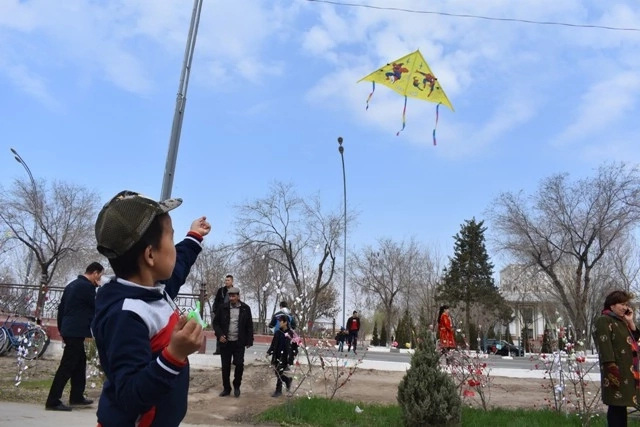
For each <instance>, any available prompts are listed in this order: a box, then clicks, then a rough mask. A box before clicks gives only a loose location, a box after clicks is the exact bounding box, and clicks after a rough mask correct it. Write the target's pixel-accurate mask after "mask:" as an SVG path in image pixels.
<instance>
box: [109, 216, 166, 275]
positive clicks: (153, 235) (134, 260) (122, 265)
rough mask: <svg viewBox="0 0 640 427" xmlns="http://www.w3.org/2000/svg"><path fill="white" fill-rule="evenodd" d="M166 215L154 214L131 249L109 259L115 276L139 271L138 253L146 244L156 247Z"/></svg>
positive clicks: (141, 251)
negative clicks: (147, 226) (145, 229)
mask: <svg viewBox="0 0 640 427" xmlns="http://www.w3.org/2000/svg"><path fill="white" fill-rule="evenodd" d="M168 216H169V214H162V215H158V216H156V217H155V218H154V219H153V221H151V224H150V225H149V228H147V231H145V232H144V234H143V235H142V237H141V238H140V240H138V241H137V242H136V243H135V244H134V245H133V246H132V247H131V249H129V250H128V251H127V252H125V253H124V254H123V255H121V256H119V257H116V258H111V259H109V264H110V265H111V268H112V269H113V272H114V273H115V275H116V277H120V278H122V279H128V278H129V277H131V276H134V275H136V274H138V273H139V272H140V266H139V265H138V260H139V259H140V255H141V254H142V253H143V252H144V250H145V249H146V248H147V246H152V247H153V248H157V247H158V245H160V240H161V239H162V232H163V231H164V223H165V220H166V218H168Z"/></svg>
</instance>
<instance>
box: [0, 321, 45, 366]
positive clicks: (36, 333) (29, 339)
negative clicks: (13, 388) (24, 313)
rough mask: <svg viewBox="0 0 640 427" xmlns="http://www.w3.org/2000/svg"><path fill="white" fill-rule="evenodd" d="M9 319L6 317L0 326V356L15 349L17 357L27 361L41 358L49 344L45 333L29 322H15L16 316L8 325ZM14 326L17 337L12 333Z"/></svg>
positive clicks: (39, 327)
mask: <svg viewBox="0 0 640 427" xmlns="http://www.w3.org/2000/svg"><path fill="white" fill-rule="evenodd" d="M10 318H11V316H7V319H6V320H5V322H4V324H3V325H2V326H0V356H2V355H4V354H5V353H7V352H9V351H11V350H13V349H15V350H16V351H17V352H18V355H19V356H22V357H24V358H25V359H27V360H33V359H37V358H40V357H42V355H43V354H44V353H45V351H47V348H48V347H49V343H50V342H51V340H50V339H49V336H48V335H47V333H46V331H45V330H44V329H43V328H42V327H41V326H39V325H34V324H32V323H31V322H26V323H25V322H17V316H16V318H15V319H13V321H12V322H11V323H9V320H10ZM16 325H17V332H18V334H17V335H16V333H15V332H14V328H15V327H16ZM23 328H24V330H23Z"/></svg>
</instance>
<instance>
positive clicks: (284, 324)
mask: <svg viewBox="0 0 640 427" xmlns="http://www.w3.org/2000/svg"><path fill="white" fill-rule="evenodd" d="M278 323H279V327H278V328H277V329H276V331H275V332H274V333H273V338H272V339H271V345H270V346H269V350H267V354H268V355H270V356H271V365H273V369H274V370H275V373H276V391H274V392H273V394H272V395H271V397H279V396H282V383H283V382H284V383H285V385H286V387H287V391H289V390H291V381H293V378H291V377H288V376H286V375H285V371H286V370H287V367H288V366H289V365H292V364H293V360H294V357H295V356H294V354H293V349H292V346H291V340H292V339H293V333H292V330H291V329H290V328H289V316H288V315H287V314H281V315H280V317H278Z"/></svg>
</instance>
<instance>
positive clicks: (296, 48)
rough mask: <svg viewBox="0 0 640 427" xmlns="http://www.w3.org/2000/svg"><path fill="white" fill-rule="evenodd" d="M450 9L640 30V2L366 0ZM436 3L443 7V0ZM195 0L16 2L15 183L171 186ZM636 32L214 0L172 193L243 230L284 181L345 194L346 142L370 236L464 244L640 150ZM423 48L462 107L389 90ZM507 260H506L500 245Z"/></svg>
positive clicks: (6, 41)
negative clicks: (545, 188)
mask: <svg viewBox="0 0 640 427" xmlns="http://www.w3.org/2000/svg"><path fill="white" fill-rule="evenodd" d="M353 2H354V3H360V4H369V5H377V6H393V7H403V8H413V9H421V10H425V9H426V8H429V10H434V11H442V12H450V13H468V14H480V15H489V16H495V17H509V18H521V19H531V20H544V21H563V22H571V23H582V24H598V25H611V26H625V27H635V28H640V5H638V3H637V1H635V0H634V1H608V2H603V1H601V0H598V1H595V0H594V1H585V0H582V1H578V0H564V1H556V0H553V1H551V0H535V1H533V0H531V1H529V0H520V1H518V2H514V1H512V0H487V1H482V2H478V1H476V0H457V1H450V2H439V3H437V4H433V2H424V1H418V0H415V1H410V0H371V1H364V0H353ZM427 3H429V4H427ZM191 8H192V1H188V0H183V1H177V0H175V1H174V0H164V1H151V0H146V1H144V0H126V1H125V0H113V1H109V2H106V1H88V0H65V1H63V2H60V1H52V0H49V1H46V0H27V1H24V0H23V1H18V0H0V93H1V94H2V99H1V101H0V113H1V114H0V126H1V128H2V136H3V138H2V140H1V142H0V145H1V147H0V153H4V154H2V155H1V156H0V165H1V166H0V182H1V183H2V184H3V185H8V184H10V182H11V180H12V179H13V178H16V177H25V175H24V171H23V170H22V168H21V167H20V165H19V164H17V163H16V162H15V161H14V160H13V158H12V156H11V155H10V153H9V147H14V148H16V149H17V150H18V151H19V153H20V154H21V155H22V157H23V158H24V159H25V160H26V161H27V162H28V164H29V166H30V167H31V169H32V171H33V173H34V175H35V176H36V177H38V178H44V179H47V180H52V179H60V180H66V181H71V182H77V183H81V184H84V185H86V186H87V187H89V188H91V189H94V190H96V191H97V192H98V193H99V194H100V195H101V197H102V200H101V201H100V202H101V203H102V202H104V201H106V200H107V199H108V198H109V197H110V196H112V195H113V194H115V193H116V192H118V191H120V190H122V189H125V188H126V189H132V190H137V191H140V192H143V193H145V194H147V195H150V196H154V197H159V194H160V188H161V184H162V175H163V171H164V165H165V159H166V153H167V146H168V140H169V133H170V130H171V121H172V117H173V110H174V106H175V95H176V91H177V87H178V78H179V74H180V67H181V63H182V58H183V53H184V46H185V41H186V34H187V30H188V25H189V19H190V16H191ZM639 45H640V32H613V31H604V30H596V29H582V28H567V27H557V26H539V25H527V24H516V23H505V22H492V21H485V20H472V19H461V18H452V17H445V16H436V15H426V14H408V13H400V12H392V11H383V10H371V9H364V8H348V7H339V6H333V5H327V4H318V3H311V2H307V1H304V0H234V1H226V2H222V1H211V0H208V1H205V4H204V7H203V10H202V18H201V23H200V32H199V35H198V42H197V46H196V53H195V58H194V63H193V70H192V74H191V82H190V86H189V94H188V101H187V110H186V116H185V120H184V124H183V132H182V139H181V145H180V152H179V157H178V164H177V170H176V178H175V181H174V188H173V195H174V196H177V197H182V198H183V199H184V200H185V202H184V204H183V206H182V207H181V208H180V209H179V210H177V211H175V212H176V213H175V215H173V216H174V226H175V228H176V231H180V230H185V231H186V228H187V227H188V224H189V223H190V221H191V220H192V219H193V218H195V217H197V216H199V215H202V214H206V215H207V216H208V217H209V218H210V220H211V222H212V223H213V230H214V231H213V232H212V235H211V236H212V237H211V239H210V240H212V241H214V242H216V243H219V242H229V241H230V240H231V239H232V232H233V219H234V206H235V205H238V204H241V203H243V202H245V201H249V200H252V199H255V198H257V197H261V196H264V195H266V193H267V191H268V188H269V185H270V183H272V182H273V181H276V180H277V181H284V182H293V183H294V184H295V185H296V188H297V190H298V192H299V193H300V194H304V195H311V194H314V193H319V194H320V196H321V198H322V200H323V202H324V205H325V206H326V207H327V208H336V209H337V208H339V207H340V203H341V201H342V169H341V163H340V156H339V154H338V151H337V142H336V139H337V137H338V136H342V137H344V139H345V147H346V148H345V162H346V168H347V189H348V199H349V207H350V209H355V210H357V211H358V212H359V218H358V225H357V227H351V229H350V230H349V246H350V247H351V248H352V249H354V248H358V247H360V246H362V245H363V244H367V243H373V242H374V240H375V239H376V238H377V237H382V236H388V237H393V238H395V239H397V240H401V239H404V238H409V237H410V236H415V237H416V238H417V239H418V240H419V241H421V242H423V243H424V244H425V245H428V246H436V247H439V248H441V251H442V252H444V253H445V254H447V255H448V254H450V253H451V251H452V246H453V240H452V238H451V237H452V236H453V235H454V234H455V233H457V232H458V230H459V227H460V224H461V223H463V222H464V220H465V219H470V218H471V217H473V216H475V217H476V218H483V212H484V211H485V210H486V208H487V207H488V206H489V204H490V203H491V201H492V200H493V199H494V198H495V196H496V195H497V194H499V193H500V192H502V191H519V190H524V191H525V192H531V191H533V190H534V189H535V188H536V186H537V184H538V182H539V181H540V180H541V179H542V178H544V177H547V176H549V175H551V174H554V173H558V172H568V173H571V174H572V175H574V176H583V175H587V174H591V173H592V172H593V170H594V168H596V167H597V166H598V165H599V164H600V163H601V162H603V161H607V160H624V161H627V162H630V163H638V162H639V160H640V150H639V149H638V148H637V136H638V134H639V132H638V131H639V121H638V117H640V107H639V104H638V96H639V94H640V73H638V69H640V55H638V54H637V52H638V48H639ZM416 49H420V50H421V51H422V53H423V55H424V57H425V58H426V60H427V61H428V62H429V65H430V66H431V68H432V70H433V72H434V73H435V75H436V76H437V77H438V79H439V81H440V82H441V84H442V87H443V89H444V90H445V91H446V93H447V95H448V96H449V99H450V100H451V102H452V103H453V105H454V107H455V109H456V111H455V112H451V111H449V110H448V109H445V108H442V109H441V110H440V122H439V125H438V145H437V146H435V147H434V146H433V145H432V140H431V131H432V129H433V122H434V116H435V108H434V105H433V104H430V103H426V102H421V101H419V100H411V99H410V100H409V103H408V107H407V127H406V129H405V131H404V132H403V133H402V134H401V136H398V137H397V136H396V131H397V130H398V129H399V128H400V127H401V123H402V118H401V116H402V105H403V99H402V97H400V96H398V95H397V94H395V93H394V92H393V91H391V90H388V89H386V88H384V87H378V89H377V90H376V93H375V95H374V97H373V99H372V102H371V106H370V108H369V110H368V111H365V100H366V98H367V96H368V94H369V92H370V89H371V87H370V84H369V83H359V84H358V83H356V82H357V81H358V80H359V79H360V78H361V77H363V76H365V75H367V74H368V73H370V72H371V71H373V70H375V69H376V68H378V67H380V66H381V65H383V64H385V63H387V62H389V61H392V60H394V59H396V58H399V57H401V56H403V55H405V54H407V53H409V52H411V51H414V50H416ZM494 261H497V263H498V264H499V263H500V261H498V260H494Z"/></svg>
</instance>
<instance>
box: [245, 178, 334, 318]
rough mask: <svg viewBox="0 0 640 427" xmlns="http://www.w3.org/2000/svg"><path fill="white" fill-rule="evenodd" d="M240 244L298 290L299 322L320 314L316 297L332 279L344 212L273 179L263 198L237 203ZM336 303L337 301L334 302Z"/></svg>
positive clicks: (297, 309)
mask: <svg viewBox="0 0 640 427" xmlns="http://www.w3.org/2000/svg"><path fill="white" fill-rule="evenodd" d="M238 210H239V214H238V219H237V222H236V225H237V227H236V230H237V235H238V237H239V242H240V246H247V245H254V246H256V247H257V248H258V250H259V251H260V252H261V253H263V254H264V255H265V256H266V257H267V258H268V259H269V260H270V261H271V262H273V263H275V264H278V265H280V266H282V267H283V268H284V269H285V270H286V271H287V274H288V276H289V278H290V279H291V282H292V285H293V288H294V290H295V292H296V294H297V298H296V301H298V306H296V307H295V309H296V312H297V315H298V317H299V318H300V320H301V322H302V323H303V324H306V323H307V322H314V321H315V320H316V319H317V318H318V304H319V297H320V296H321V295H322V293H323V292H325V291H326V289H327V288H328V287H329V286H330V285H331V283H332V281H333V280H334V273H335V264H336V253H337V251H338V250H339V248H340V246H339V240H340V236H341V235H342V232H343V231H344V230H343V225H342V224H343V221H342V216H341V215H338V214H334V213H326V212H324V211H323V209H322V207H321V204H320V201H319V199H318V198H317V197H315V198H312V199H310V200H309V201H305V200H304V199H302V198H301V197H299V196H297V195H296V194H295V191H294V190H293V187H292V186H291V185H289V184H283V183H275V184H273V185H272V186H271V190H270V193H269V194H268V195H267V196H266V197H265V198H261V199H258V200H255V201H253V202H250V203H247V204H245V205H242V206H239V208H238ZM334 304H335V301H334Z"/></svg>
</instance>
